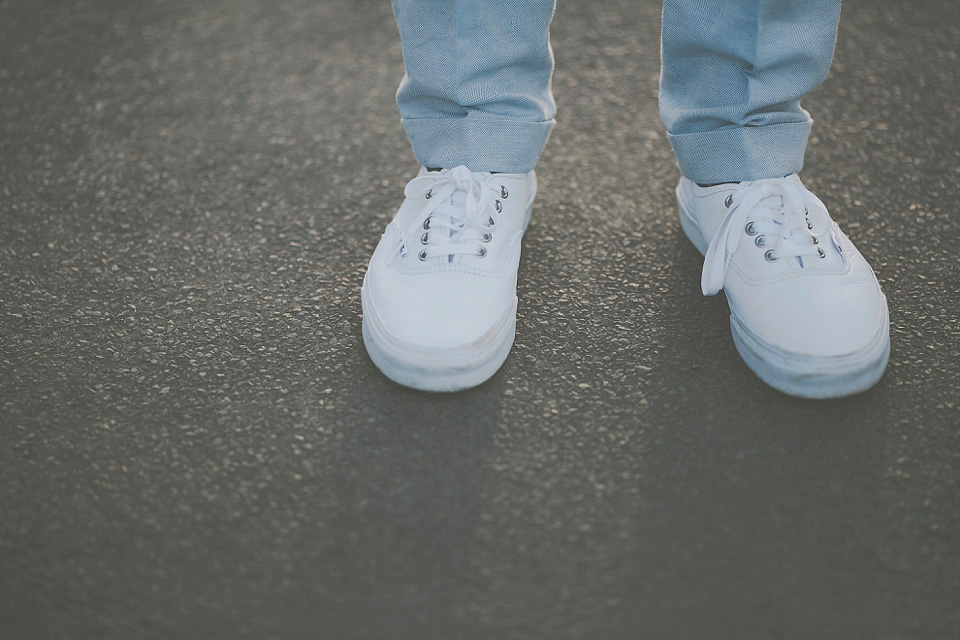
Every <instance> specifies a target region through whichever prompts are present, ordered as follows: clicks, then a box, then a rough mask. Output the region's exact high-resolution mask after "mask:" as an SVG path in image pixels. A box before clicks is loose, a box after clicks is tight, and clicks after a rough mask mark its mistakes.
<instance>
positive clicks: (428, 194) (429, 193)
mask: <svg viewBox="0 0 960 640" xmlns="http://www.w3.org/2000/svg"><path fill="white" fill-rule="evenodd" d="M423 197H424V198H426V199H427V200H429V199H430V198H432V197H433V189H430V190H429V191H427V195H425V196H423Z"/></svg>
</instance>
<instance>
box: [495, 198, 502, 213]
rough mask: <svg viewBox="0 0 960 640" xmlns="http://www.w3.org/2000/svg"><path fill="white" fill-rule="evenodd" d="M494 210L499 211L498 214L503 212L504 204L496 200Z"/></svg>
mask: <svg viewBox="0 0 960 640" xmlns="http://www.w3.org/2000/svg"><path fill="white" fill-rule="evenodd" d="M493 208H494V209H496V210H497V213H500V212H501V211H503V204H502V203H501V202H500V201H499V200H496V201H494V203H493Z"/></svg>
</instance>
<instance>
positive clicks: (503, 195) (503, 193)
mask: <svg viewBox="0 0 960 640" xmlns="http://www.w3.org/2000/svg"><path fill="white" fill-rule="evenodd" d="M500 197H501V198H503V199H504V200H506V199H507V198H509V197H510V192H509V191H507V188H506V187H505V186H503V185H500Z"/></svg>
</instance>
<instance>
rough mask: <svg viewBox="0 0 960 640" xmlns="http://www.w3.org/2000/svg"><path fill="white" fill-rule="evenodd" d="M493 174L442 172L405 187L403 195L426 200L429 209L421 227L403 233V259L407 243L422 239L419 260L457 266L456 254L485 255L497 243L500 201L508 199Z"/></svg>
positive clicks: (421, 217)
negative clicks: (491, 176)
mask: <svg viewBox="0 0 960 640" xmlns="http://www.w3.org/2000/svg"><path fill="white" fill-rule="evenodd" d="M489 178H490V174H487V173H474V172H471V171H470V170H469V169H467V168H466V167H463V166H460V167H456V168H454V169H450V170H447V171H442V172H429V173H426V174H424V175H421V176H418V177H416V178H414V179H413V180H411V181H410V182H409V183H407V186H406V188H405V189H404V195H405V196H406V197H407V198H411V199H420V198H424V199H426V200H427V204H426V205H425V206H424V208H423V210H422V211H421V212H420V215H418V216H417V224H415V225H413V226H411V227H410V228H409V229H408V230H407V232H406V233H405V234H404V238H406V239H407V240H405V241H404V243H403V244H402V245H401V247H400V252H401V254H402V255H405V254H406V252H407V244H408V241H409V239H411V238H413V237H414V236H415V235H416V234H419V237H420V239H419V243H420V245H421V248H420V251H419V252H418V253H417V256H418V257H419V258H420V260H422V261H426V260H429V259H431V258H440V259H445V260H444V261H446V262H453V261H454V259H455V257H456V256H458V255H474V256H477V257H480V258H482V257H484V256H486V255H487V249H486V247H485V246H484V244H485V243H488V242H490V240H491V239H492V238H493V230H494V228H495V227H496V226H497V223H498V222H499V221H500V214H501V211H502V210H503V205H502V203H501V201H500V199H501V198H507V197H508V195H509V194H508V193H507V192H506V188H505V187H499V186H495V185H493V184H492V183H491V182H490V180H489Z"/></svg>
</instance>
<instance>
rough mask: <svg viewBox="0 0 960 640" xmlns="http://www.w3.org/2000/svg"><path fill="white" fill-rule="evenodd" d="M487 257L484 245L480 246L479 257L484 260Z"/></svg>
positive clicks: (478, 248) (478, 249)
mask: <svg viewBox="0 0 960 640" xmlns="http://www.w3.org/2000/svg"><path fill="white" fill-rule="evenodd" d="M485 255H487V248H486V247H485V246H483V245H479V246H478V247H477V257H478V258H482V257H483V256H485Z"/></svg>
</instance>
